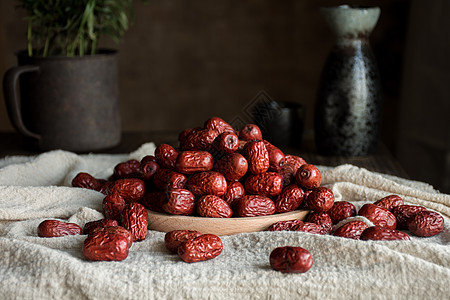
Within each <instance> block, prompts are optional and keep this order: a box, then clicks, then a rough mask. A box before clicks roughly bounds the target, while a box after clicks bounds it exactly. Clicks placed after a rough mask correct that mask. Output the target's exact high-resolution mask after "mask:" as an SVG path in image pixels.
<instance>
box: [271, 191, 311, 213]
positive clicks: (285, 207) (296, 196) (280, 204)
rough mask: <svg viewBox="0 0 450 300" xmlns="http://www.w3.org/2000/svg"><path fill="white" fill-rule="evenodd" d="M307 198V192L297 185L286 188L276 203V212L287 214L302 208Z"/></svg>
mask: <svg viewBox="0 0 450 300" xmlns="http://www.w3.org/2000/svg"><path fill="white" fill-rule="evenodd" d="M304 198H305V192H304V191H303V189H302V188H300V187H299V186H297V185H296V184H291V185H289V186H287V187H285V188H284V189H283V190H282V192H281V194H280V195H279V196H278V197H277V199H276V200H275V201H274V202H275V208H276V212H278V213H285V212H289V211H293V210H296V209H297V208H299V207H300V205H301V204H302V202H303V199H304Z"/></svg>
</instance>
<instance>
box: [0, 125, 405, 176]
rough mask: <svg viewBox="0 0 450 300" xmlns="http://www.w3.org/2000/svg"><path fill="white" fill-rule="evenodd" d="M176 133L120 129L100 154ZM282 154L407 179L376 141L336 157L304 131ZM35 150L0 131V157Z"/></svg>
mask: <svg viewBox="0 0 450 300" xmlns="http://www.w3.org/2000/svg"><path fill="white" fill-rule="evenodd" d="M177 138H178V133H176V132H173V131H149V132H124V133H123V134H122V139H121V142H120V144H119V145H118V146H116V147H114V148H112V149H107V150H103V151H101V153H106V154H108V153H109V154H113V153H128V152H131V151H133V150H135V149H137V148H139V146H140V145H142V144H143V143H146V142H154V143H155V144H156V145H159V144H161V143H167V144H171V145H173V146H177V144H178V143H177ZM280 148H281V150H283V151H284V152H285V153H286V154H295V155H299V156H301V157H303V158H304V159H305V160H306V161H307V162H308V163H311V164H315V165H323V166H338V165H341V164H353V165H355V166H358V167H363V168H366V169H368V170H370V171H374V172H379V173H384V174H390V175H395V176H399V177H402V178H409V176H408V174H407V173H406V172H405V170H404V169H403V168H402V166H401V165H400V163H399V162H398V161H397V160H396V159H395V158H394V156H393V155H392V154H391V153H390V152H389V150H388V149H387V148H386V147H385V146H384V145H383V144H382V143H380V144H379V146H378V150H377V152H376V153H375V154H373V155H370V156H358V157H340V156H322V155H318V154H317V151H316V148H315V143H314V137H313V135H312V134H305V135H304V137H303V140H302V144H301V146H300V147H299V148H283V147H280ZM37 154H39V153H38V152H33V151H29V150H26V149H24V148H23V146H22V139H21V136H20V135H19V134H17V133H15V132H0V158H3V157H5V156H11V155H37Z"/></svg>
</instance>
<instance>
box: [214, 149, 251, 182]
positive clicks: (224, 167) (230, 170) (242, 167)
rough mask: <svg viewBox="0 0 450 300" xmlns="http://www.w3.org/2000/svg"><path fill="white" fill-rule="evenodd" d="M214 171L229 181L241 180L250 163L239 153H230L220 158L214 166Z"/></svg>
mask: <svg viewBox="0 0 450 300" xmlns="http://www.w3.org/2000/svg"><path fill="white" fill-rule="evenodd" d="M214 169H215V170H216V171H217V172H219V173H221V174H223V176H225V178H226V180H228V181H237V180H239V179H241V178H242V177H243V176H244V175H245V174H246V173H247V170H248V163H247V160H246V159H245V157H244V156H242V155H241V154H239V153H230V154H227V155H225V156H223V157H222V158H220V159H219V160H218V161H217V162H216V164H215V165H214Z"/></svg>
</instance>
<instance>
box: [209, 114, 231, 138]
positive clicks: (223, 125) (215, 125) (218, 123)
mask: <svg viewBox="0 0 450 300" xmlns="http://www.w3.org/2000/svg"><path fill="white" fill-rule="evenodd" d="M203 127H204V128H207V129H209V130H212V131H215V132H216V133H217V135H219V134H221V133H223V132H232V133H234V129H233V127H231V125H230V124H228V123H227V122H225V121H224V120H223V119H221V118H219V117H212V118H209V119H208V120H206V121H205V124H204V126H203Z"/></svg>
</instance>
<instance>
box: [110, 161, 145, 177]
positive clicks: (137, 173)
mask: <svg viewBox="0 0 450 300" xmlns="http://www.w3.org/2000/svg"><path fill="white" fill-rule="evenodd" d="M140 169H141V163H140V162H139V161H138V160H136V159H130V160H127V161H125V162H121V163H119V164H117V165H116V166H115V167H114V172H113V178H114V179H116V180H117V179H122V178H140V177H141V170H140Z"/></svg>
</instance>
